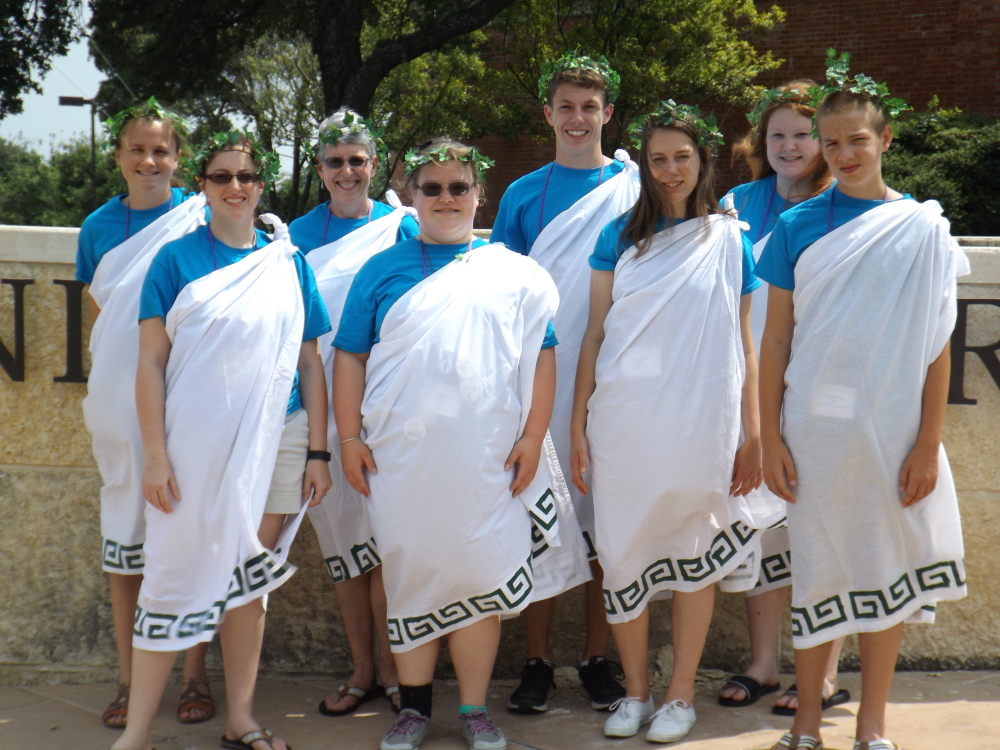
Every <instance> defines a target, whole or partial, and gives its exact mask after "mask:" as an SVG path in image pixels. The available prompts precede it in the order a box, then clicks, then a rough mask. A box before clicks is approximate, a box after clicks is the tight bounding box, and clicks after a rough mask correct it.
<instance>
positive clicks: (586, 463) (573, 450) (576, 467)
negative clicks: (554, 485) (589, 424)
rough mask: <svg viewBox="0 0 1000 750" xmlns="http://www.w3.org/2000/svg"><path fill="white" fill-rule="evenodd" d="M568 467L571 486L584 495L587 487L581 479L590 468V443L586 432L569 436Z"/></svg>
mask: <svg viewBox="0 0 1000 750" xmlns="http://www.w3.org/2000/svg"><path fill="white" fill-rule="evenodd" d="M569 468H570V480H571V481H572V482H573V486H574V487H576V488H577V489H578V490H580V492H582V493H583V494H584V495H586V494H587V492H588V490H589V488H588V487H587V485H586V483H585V482H584V481H583V475H584V474H586V473H587V469H589V468H590V444H589V443H588V442H587V435H586V433H583V432H581V433H579V434H576V433H574V434H573V436H572V437H571V438H570V445H569Z"/></svg>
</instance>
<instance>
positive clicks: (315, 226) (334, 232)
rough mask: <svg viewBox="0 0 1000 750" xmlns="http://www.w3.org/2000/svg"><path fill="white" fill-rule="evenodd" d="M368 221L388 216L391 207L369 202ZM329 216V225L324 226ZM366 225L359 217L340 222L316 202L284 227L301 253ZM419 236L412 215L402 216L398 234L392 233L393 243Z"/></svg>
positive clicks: (322, 205) (325, 205)
mask: <svg viewBox="0 0 1000 750" xmlns="http://www.w3.org/2000/svg"><path fill="white" fill-rule="evenodd" d="M372 203H373V204H374V205H373V206H372V216H371V220H372V221H375V220H376V219H381V218H382V217H383V216H388V215H389V214H390V213H392V210H393V209H392V206H388V205H386V204H385V203H379V202H378V201H372ZM327 217H329V223H327ZM367 223H368V217H367V216H362V217H361V218H360V219H340V218H337V217H336V216H334V215H333V214H331V213H330V204H329V203H320V204H319V205H318V206H316V208H314V209H313V210H312V211H310V212H309V213H307V214H306V215H304V216H300V217H299V218H297V219H296V220H295V221H293V222H292V223H291V224H289V225H288V233H289V234H291V236H292V244H293V245H295V246H296V247H297V248H298V249H299V250H301V251H302V252H303V253H308V252H310V251H311V250H315V249H316V248H317V247H323V245H328V244H329V243H331V242H336V241H337V240H339V239H340V238H341V237H344V236H346V235H348V234H350V233H351V232H353V231H354V230H355V229H361V227H363V226H365V224H367ZM419 233H420V228H419V227H418V226H417V222H416V221H414V220H413V217H412V216H404V217H403V220H402V221H401V222H399V231H398V232H396V242H402V241H403V240H405V239H409V238H410V237H416V236H417V235H418V234H419Z"/></svg>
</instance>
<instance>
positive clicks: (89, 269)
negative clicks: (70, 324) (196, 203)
mask: <svg viewBox="0 0 1000 750" xmlns="http://www.w3.org/2000/svg"><path fill="white" fill-rule="evenodd" d="M194 196H195V194H194V193H190V192H188V191H187V190H185V189H184V188H170V200H168V201H166V202H165V203H161V204H160V205H159V206H154V207H153V208H146V209H142V210H137V209H134V208H133V209H132V210H131V211H130V210H129V209H128V207H127V206H126V205H125V204H124V203H122V200H123V199H124V198H125V196H124V195H116V196H115V197H114V198H112V199H111V200H109V201H108V202H107V203H105V204H104V205H103V206H101V207H100V208H99V209H97V210H96V211H94V212H93V213H92V214H90V216H88V217H87V218H86V219H84V220H83V226H82V227H80V234H79V235H78V236H77V240H76V279H77V281H82V282H83V283H84V284H90V283H91V282H92V281H93V280H94V273H95V272H96V271H97V264H98V263H100V262H101V258H103V257H104V256H105V255H106V254H107V253H108V251H110V250H113V249H114V248H116V247H118V245H120V244H121V243H123V242H124V241H125V240H127V239H128V238H129V237H133V236H135V235H136V234H137V233H139V232H141V231H142V230H143V229H145V228H146V227H148V226H149V225H150V224H152V223H153V222H154V221H156V220H157V219H159V218H160V217H161V216H163V215H164V214H165V213H167V212H168V211H169V210H170V209H172V208H177V206H179V205H181V204H182V203H183V202H184V201H186V200H187V199H188V198H193V197H194ZM206 211H207V209H206ZM126 224H127V225H128V232H126V231H125V226H126Z"/></svg>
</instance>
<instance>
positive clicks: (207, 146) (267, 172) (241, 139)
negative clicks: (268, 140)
mask: <svg viewBox="0 0 1000 750" xmlns="http://www.w3.org/2000/svg"><path fill="white" fill-rule="evenodd" d="M237 145H242V146H245V147H248V148H249V149H250V157H251V158H252V159H253V160H254V163H255V164H258V165H259V167H258V171H257V174H258V176H259V177H260V179H261V181H262V182H263V183H264V187H265V188H271V187H273V186H274V183H275V182H277V179H278V172H279V170H280V168H281V165H280V162H279V160H278V156H277V154H274V153H272V152H270V151H268V150H267V149H266V148H264V147H263V146H262V145H261V144H260V141H258V140H257V139H256V138H254V137H253V135H251V134H250V131H249V130H230V131H229V132H228V133H212V136H211V137H210V138H209V139H208V140H207V141H205V142H204V143H203V144H202V145H201V148H199V149H198V152H197V153H196V154H195V155H194V156H193V157H191V158H190V159H185V161H184V169H185V171H186V172H187V173H188V174H189V175H190V176H191V177H192V178H193V177H200V176H201V172H202V169H203V168H204V166H205V165H206V164H207V162H208V160H209V159H211V158H212V157H213V156H215V155H216V154H217V153H219V152H220V151H224V150H226V147H227V146H237ZM234 150H235V149H234Z"/></svg>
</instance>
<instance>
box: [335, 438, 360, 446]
mask: <svg viewBox="0 0 1000 750" xmlns="http://www.w3.org/2000/svg"><path fill="white" fill-rule="evenodd" d="M352 440H358V441H361V438H359V437H356V438H346V439H344V440H341V441H340V444H341V445H343V444H344V443H349V442H351V441H352Z"/></svg>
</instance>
